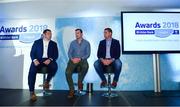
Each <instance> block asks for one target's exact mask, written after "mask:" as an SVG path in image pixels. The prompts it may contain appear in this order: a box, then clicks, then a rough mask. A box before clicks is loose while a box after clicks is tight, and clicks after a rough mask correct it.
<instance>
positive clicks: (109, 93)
mask: <svg viewBox="0 0 180 107" xmlns="http://www.w3.org/2000/svg"><path fill="white" fill-rule="evenodd" d="M102 96H104V97H108V98H112V97H117V96H118V94H116V93H112V91H111V74H110V73H108V92H106V93H104V94H103V95H102Z"/></svg>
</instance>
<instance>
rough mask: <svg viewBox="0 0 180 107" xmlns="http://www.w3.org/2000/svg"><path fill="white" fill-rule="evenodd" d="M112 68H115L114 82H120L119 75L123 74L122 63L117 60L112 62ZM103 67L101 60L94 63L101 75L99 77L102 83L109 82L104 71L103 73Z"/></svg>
mask: <svg viewBox="0 0 180 107" xmlns="http://www.w3.org/2000/svg"><path fill="white" fill-rule="evenodd" d="M112 66H113V68H114V79H113V80H114V81H116V82H117V81H118V79H119V75H120V72H121V68H122V62H121V60H120V59H116V60H114V61H113V62H112ZM103 67H104V65H103V64H102V62H101V60H100V59H98V60H97V61H95V63H94V68H95V70H96V72H97V74H98V75H99V77H100V78H101V80H102V81H107V80H106V77H105V75H104V71H103Z"/></svg>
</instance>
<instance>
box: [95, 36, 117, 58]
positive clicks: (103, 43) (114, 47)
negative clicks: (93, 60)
mask: <svg viewBox="0 0 180 107" xmlns="http://www.w3.org/2000/svg"><path fill="white" fill-rule="evenodd" d="M110 55H111V58H114V59H119V57H120V43H119V41H118V40H116V39H112V42H111V48H110ZM97 57H98V58H106V40H105V39H104V40H102V41H100V43H99V47H98V52H97Z"/></svg>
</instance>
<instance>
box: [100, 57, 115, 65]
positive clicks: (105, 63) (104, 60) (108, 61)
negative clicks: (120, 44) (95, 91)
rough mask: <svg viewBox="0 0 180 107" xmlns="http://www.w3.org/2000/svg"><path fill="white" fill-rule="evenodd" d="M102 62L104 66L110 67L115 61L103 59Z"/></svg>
mask: <svg viewBox="0 0 180 107" xmlns="http://www.w3.org/2000/svg"><path fill="white" fill-rule="evenodd" d="M101 62H102V63H103V65H106V66H107V65H110V64H111V63H112V62H113V60H112V59H101Z"/></svg>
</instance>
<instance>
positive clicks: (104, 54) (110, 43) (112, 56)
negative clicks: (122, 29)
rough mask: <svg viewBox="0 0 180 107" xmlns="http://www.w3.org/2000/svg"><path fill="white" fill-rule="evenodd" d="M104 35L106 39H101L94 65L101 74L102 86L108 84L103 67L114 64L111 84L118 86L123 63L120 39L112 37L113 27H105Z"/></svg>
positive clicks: (113, 86)
mask: <svg viewBox="0 0 180 107" xmlns="http://www.w3.org/2000/svg"><path fill="white" fill-rule="evenodd" d="M104 37H105V39H104V40H102V41H100V44H99V47H98V52H97V57H98V60H97V61H95V63H94V67H95V70H96V72H97V73H98V75H99V76H100V78H101V80H102V82H101V88H103V87H106V86H107V80H106V78H105V75H104V71H103V68H104V67H105V66H108V65H112V66H113V67H114V79H113V82H112V84H111V87H112V88H115V87H116V86H117V82H118V79H119V75H120V72H121V67H122V63H121V61H120V59H119V58H120V43H119V41H118V40H116V39H113V38H112V29H111V28H105V29H104Z"/></svg>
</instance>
